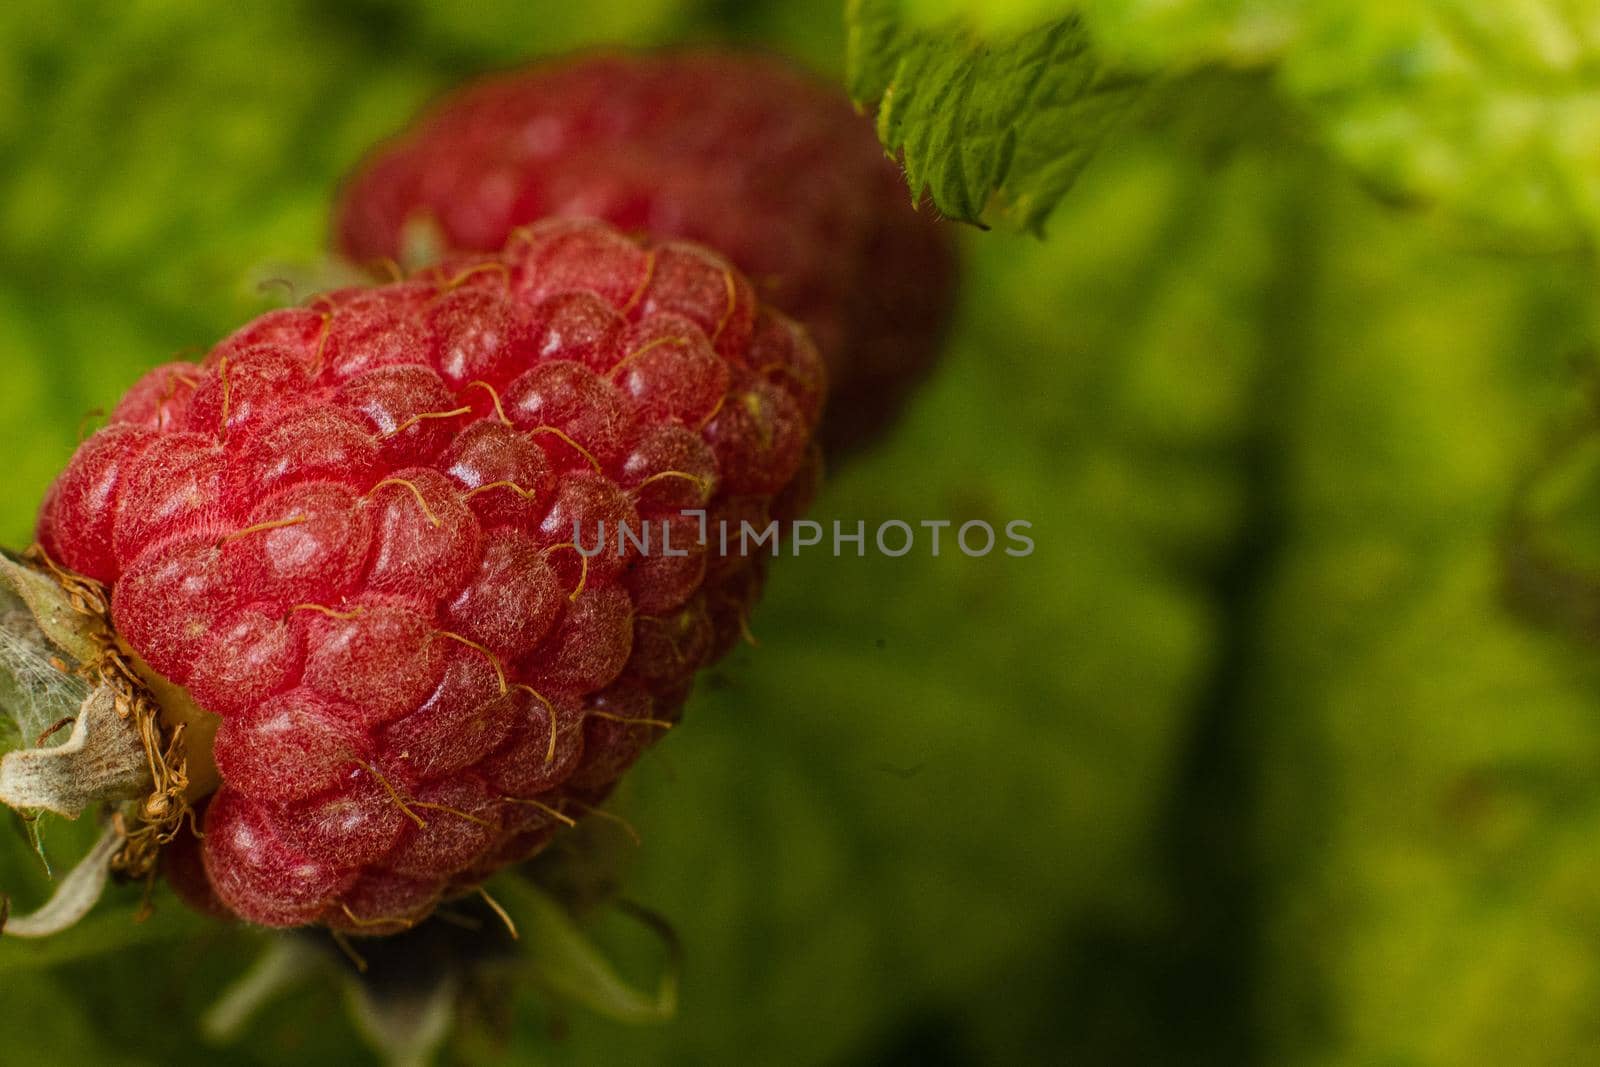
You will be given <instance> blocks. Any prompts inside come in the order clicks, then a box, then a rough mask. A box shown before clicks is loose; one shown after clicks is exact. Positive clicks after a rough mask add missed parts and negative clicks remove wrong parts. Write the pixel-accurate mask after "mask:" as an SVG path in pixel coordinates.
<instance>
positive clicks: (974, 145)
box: [852, 0, 1600, 248]
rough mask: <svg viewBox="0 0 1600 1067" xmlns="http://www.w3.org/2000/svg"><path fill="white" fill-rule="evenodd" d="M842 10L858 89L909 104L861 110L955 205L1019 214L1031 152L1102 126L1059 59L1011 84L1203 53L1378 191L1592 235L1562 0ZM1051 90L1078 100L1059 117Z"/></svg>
mask: <svg viewBox="0 0 1600 1067" xmlns="http://www.w3.org/2000/svg"><path fill="white" fill-rule="evenodd" d="M852 17H853V19H854V21H855V27H854V29H855V35H854V36H853V38H852V40H853V42H855V43H856V44H857V48H856V52H855V54H854V57H853V70H854V71H855V80H854V81H853V85H854V87H855V91H856V96H857V98H858V99H860V100H863V101H865V102H869V103H877V102H878V101H880V100H883V99H884V90H885V89H886V88H887V87H888V86H889V85H890V83H891V82H892V84H893V88H894V93H895V94H896V95H899V94H904V95H908V96H910V97H911V98H912V100H913V104H912V107H911V112H910V113H909V114H905V109H904V108H902V107H900V106H899V105H898V104H897V103H896V101H895V100H894V99H893V98H892V97H891V98H890V99H888V100H887V101H886V102H885V106H886V107H887V108H889V109H890V111H891V113H895V112H899V113H901V114H903V115H904V116H905V117H904V121H900V122H891V123H890V124H888V125H882V124H880V130H881V132H882V134H883V135H884V138H883V139H884V143H885V144H886V145H888V146H889V147H890V148H898V147H900V146H901V145H902V144H904V145H905V147H906V151H907V157H908V163H909V162H911V161H912V159H913V158H914V159H915V167H916V174H918V175H919V176H926V177H927V178H928V179H929V185H930V188H931V190H932V192H933V195H934V199H935V202H937V203H938V204H939V205H940V206H941V207H942V208H944V209H945V210H947V211H949V212H950V213H951V214H952V215H954V216H955V217H958V218H963V219H975V218H977V217H978V215H979V213H981V212H982V211H983V209H984V206H985V203H984V197H986V196H987V195H988V194H990V193H992V192H996V191H998V195H1000V196H1002V197H1004V196H1007V195H1011V196H1015V197H1023V198H1028V199H1030V200H1033V201H1034V202H1032V203H1030V204H1029V205H1028V208H1029V209H1028V210H1024V211H1023V212H1022V213H1021V214H1020V216H1019V217H1018V218H1017V219H1016V221H1017V223H1018V224H1020V225H1023V226H1026V227H1029V228H1036V227H1037V225H1038V222H1039V219H1040V218H1042V217H1043V215H1044V214H1047V213H1048V210H1049V207H1050V204H1051V203H1053V199H1046V198H1057V197H1059V196H1060V195H1061V193H1062V192H1064V191H1065V189H1066V187H1067V186H1068V185H1070V179H1068V180H1066V181H1063V180H1061V176H1059V175H1057V176H1053V177H1049V178H1039V177H1035V172H1036V171H1038V172H1046V171H1048V170H1049V169H1050V168H1048V167H1047V166H1046V165H1044V164H1043V163H1042V162H1039V161H1042V160H1054V161H1056V162H1055V164H1054V166H1055V167H1056V168H1058V169H1059V170H1062V171H1065V172H1066V173H1067V174H1068V175H1070V174H1071V173H1073V172H1075V170H1076V169H1077V168H1079V167H1081V162H1082V157H1083V156H1084V154H1085V153H1086V152H1090V151H1093V149H1094V145H1095V143H1096V141H1097V140H1098V139H1099V138H1100V136H1101V134H1102V133H1103V131H1104V129H1105V128H1106V127H1107V126H1108V125H1111V123H1109V122H1108V121H1106V120H1107V119H1108V118H1109V117H1110V112H1114V111H1115V110H1116V109H1115V108H1110V109H1108V113H1107V114H1098V113H1097V112H1098V111H1099V110H1100V109H1099V108H1098V107H1097V106H1096V105H1097V104H1098V103H1102V102H1100V101H1097V95H1098V94H1097V93H1095V92H1094V91H1093V90H1092V89H1090V88H1088V87H1087V85H1085V84H1083V83H1079V82H1075V81H1074V80H1073V77H1072V75H1070V74H1069V75H1068V82H1067V91H1066V93H1065V94H1062V93H1059V92H1058V93H1053V94H1049V95H1047V96H1037V95H1034V96H1030V95H1029V94H1028V91H1027V79H1028V78H1029V77H1031V76H1037V77H1040V78H1044V79H1049V78H1051V77H1052V75H1053V73H1054V72H1056V71H1076V72H1078V73H1079V74H1080V75H1082V74H1087V73H1088V72H1093V74H1092V78H1093V79H1097V80H1103V81H1104V82H1105V83H1107V84H1109V85H1112V86H1116V85H1121V84H1126V83H1130V82H1132V81H1134V80H1137V79H1150V80H1156V81H1161V80H1168V81H1170V80H1172V79H1176V78H1180V77H1182V76H1184V75H1186V74H1188V73H1190V72H1193V71H1195V70H1198V69H1201V68H1205V67H1211V66H1220V67H1228V68H1245V67H1250V68H1262V69H1264V70H1267V71H1269V72H1270V73H1271V75H1272V85H1273V86H1274V87H1275V91H1276V93H1277V94H1278V95H1279V97H1280V98H1281V100H1282V101H1283V102H1285V103H1286V104H1288V105H1289V106H1291V107H1293V108H1294V109H1296V110H1297V111H1298V112H1300V114H1301V115H1303V116H1304V117H1305V119H1307V120H1309V125H1310V128H1311V129H1312V130H1313V131H1314V132H1315V133H1316V135H1317V136H1318V137H1319V138H1320V139H1321V141H1322V143H1323V144H1324V145H1325V146H1326V147H1327V149H1328V150H1329V151H1330V152H1332V153H1333V154H1334V155H1336V156H1337V157H1339V158H1340V159H1342V160H1344V161H1345V162H1346V163H1347V164H1348V165H1350V166H1351V167H1353V168H1354V169H1355V170H1356V171H1357V172H1358V173H1360V174H1361V175H1362V176H1363V178H1364V179H1365V180H1367V181H1369V182H1370V183H1372V185H1373V186H1374V187H1375V188H1378V189H1380V190H1382V191H1383V192H1384V193H1385V194H1386V195H1389V196H1392V197H1397V198H1401V199H1403V200H1405V201H1407V202H1409V203H1412V204H1415V205H1417V206H1420V207H1424V208H1432V209H1437V210H1439V211H1441V212H1442V213H1444V214H1446V215H1447V216H1449V217H1451V218H1453V219H1458V220H1465V221H1467V222H1469V223H1472V224H1474V225H1477V226H1479V227H1481V228H1484V229H1486V230H1487V231H1488V232H1489V233H1490V234H1491V235H1492V236H1494V237H1495V238H1497V239H1501V240H1514V241H1517V242H1520V243H1531V244H1534V245H1536V246H1538V247H1545V248H1560V247H1568V246H1571V245H1573V244H1574V243H1584V244H1592V243H1593V242H1594V240H1595V238H1596V237H1597V236H1600V28H1597V27H1596V25H1595V23H1594V20H1593V17H1592V13H1591V12H1589V10H1588V8H1587V6H1586V5H1584V4H1582V3H1575V2H1573V0H1529V2H1526V3H1515V4H1493V3H1478V2H1475V0H1419V2H1416V3H1390V2H1387V0H1362V2H1359V3H1351V2H1349V0H1298V2H1294V3H1261V2H1251V0H1175V2H1171V3H1162V4H1150V3H1145V2H1142V0H1077V2H1073V0H1010V2H1002V3H999V4H997V5H993V4H989V3H987V2H984V3H979V2H977V0H902V2H899V3H896V2H895V0H864V2H861V3H858V4H856V5H853V7H852ZM1079 18H1081V19H1082V22H1081V24H1080V23H1079V22H1077V21H1076V20H1077V19H1079ZM1062 26H1070V27H1072V28H1073V29H1072V37H1073V39H1074V47H1073V51H1072V53H1071V55H1070V57H1062V56H1057V55H1053V54H1047V53H1045V52H1043V50H1042V49H1041V48H1040V47H1039V42H1040V41H1041V39H1042V38H1041V35H1046V34H1049V33H1051V32H1052V31H1056V30H1058V29H1059V28H1060V27H1062ZM952 27H956V29H952ZM960 27H977V28H978V29H977V30H972V29H966V30H962V29H959V28H960ZM1089 84H1093V81H1091V82H1090V83H1089ZM968 100H978V101H1005V102H1007V103H1008V104H1009V107H1007V108H1006V109H1005V111H1004V115H1003V117H1004V120H1005V121H1006V122H1008V123H1009V125H1005V126H998V127H997V126H994V125H992V124H991V123H990V122H989V121H988V118H989V117H988V116H987V115H979V116H976V117H973V116H969V113H968V111H969V109H968V106H967V104H966V103H965V102H966V101H968ZM1068 101H1070V102H1072V106H1073V107H1074V108H1081V109H1083V110H1084V111H1086V112H1087V114H1081V115H1074V116H1073V119H1074V121H1072V122H1070V123H1068V122H1063V121H1061V118H1063V117H1065V116H1066V114H1067V112H1065V111H1063V110H1061V108H1062V104H1063V103H1064V102H1068ZM1013 128H1014V129H1015V130H1016V131H1017V137H1018V144H1019V145H1023V144H1031V146H1032V149H1033V151H1032V153H1031V154H1032V156H1033V159H1034V160H1035V162H1032V163H1027V164H1026V165H1019V166H1017V167H1016V168H1013V170H1012V171H1011V172H1010V173H1009V174H1008V173H1006V172H1005V168H1003V167H1000V168H996V167H995V166H994V165H993V164H994V161H995V160H996V159H997V158H999V157H1001V156H1002V155H1003V153H1000V152H998V151H996V150H995V149H994V148H993V146H992V142H993V138H994V135H995V132H996V131H997V130H1000V131H1004V130H1007V129H1013ZM1239 132H1240V133H1241V135H1248V134H1249V133H1250V131H1249V130H1248V128H1241V130H1240V131H1239ZM968 157H975V159H974V158H968ZM974 161H976V162H977V163H978V164H979V168H978V169H976V170H971V169H967V168H969V167H970V166H971V164H972V163H973V162H974ZM1022 162H1023V161H1019V164H1021V163H1022ZM984 163H988V164H990V166H989V167H987V168H985V167H983V166H982V164H984ZM986 182H991V183H992V184H988V185H986V184H985V183H986ZM1030 192H1031V193H1032V194H1034V196H1033V197H1032V198H1029V196H1028V194H1029V193H1030ZM974 194H976V196H975V195H974ZM997 217H1002V218H1003V217H1004V216H1003V215H998V214H997Z"/></svg>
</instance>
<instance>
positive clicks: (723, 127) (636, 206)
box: [335, 51, 955, 454]
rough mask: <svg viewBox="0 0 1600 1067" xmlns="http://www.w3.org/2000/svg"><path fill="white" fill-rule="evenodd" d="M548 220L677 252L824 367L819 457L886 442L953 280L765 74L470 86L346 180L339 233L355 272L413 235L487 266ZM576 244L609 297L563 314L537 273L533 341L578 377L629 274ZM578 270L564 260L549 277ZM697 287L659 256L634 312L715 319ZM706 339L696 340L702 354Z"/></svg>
mask: <svg viewBox="0 0 1600 1067" xmlns="http://www.w3.org/2000/svg"><path fill="white" fill-rule="evenodd" d="M562 215H564V216H593V217H597V218H602V219H605V220H607V221H609V222H611V223H612V224H613V225H616V226H618V227H621V228H623V229H628V230H643V231H647V232H649V233H652V234H659V235H668V236H674V237H681V238H687V239H689V240H693V241H697V242H699V243H701V244H703V245H706V246H708V247H711V248H715V249H717V250H718V251H720V252H722V253H723V254H724V255H726V256H727V257H728V258H729V259H731V260H732V261H733V262H734V263H735V264H736V265H737V266H738V267H739V268H740V269H742V270H743V271H744V272H745V273H746V274H747V275H748V276H749V277H750V278H751V279H752V280H753V281H754V282H755V284H756V286H757V287H758V289H759V291H760V293H761V296H762V298H763V299H764V300H765V301H766V302H768V303H770V304H771V305H773V306H775V307H778V308H781V309H783V310H784V311H786V312H788V313H789V314H790V315H792V316H794V317H795V318H796V319H797V320H799V321H800V322H801V323H803V324H804V325H805V327H806V328H807V329H808V330H809V332H810V334H811V337H812V338H813V339H814V340H815V342H816V344H817V346H818V348H819V349H820V350H821V351H822V354H823V357H824V360H825V361H826V363H827V366H828V369H829V372H830V373H829V377H830V379H831V381H832V395H831V396H830V398H829V410H828V417H827V419H826V420H825V422H824V424H823V427H822V437H823V440H824V443H825V444H826V445H827V446H828V450H829V451H830V453H835V454H837V453H840V452H843V451H845V450H848V449H850V448H854V447H857V446H859V445H861V444H863V443H866V442H868V441H870V440H871V439H872V438H874V437H875V436H877V435H878V434H880V433H881V432H882V431H883V430H884V429H885V427H886V426H887V425H888V423H889V422H890V421H891V420H892V419H893V417H894V416H895V414H896V413H897V412H898V410H899V409H900V407H901V405H902V403H903V401H904V399H905V397H906V396H907V394H908V392H909V390H910V389H911V387H912V386H913V385H915V384H916V382H917V381H918V380H919V379H920V378H921V377H922V376H923V375H924V374H925V373H926V372H927V371H928V370H929V368H930V367H931V366H932V363H933V361H934V359H935V358H936V356H937V354H938V350H939V342H940V337H941V334H942V332H943V327H944V322H945V312H946V309H947V307H948V305H949V302H950V299H951V293H952V288H953V283H954V280H955V260H954V253H953V247H952V244H951V242H950V240H949V236H948V234H947V233H946V232H945V231H944V228H943V227H942V226H941V225H940V224H939V223H937V222H935V221H934V220H933V219H932V218H931V217H930V215H929V213H926V212H918V211H916V210H913V208H912V204H911V197H910V196H909V195H908V193H907V190H906V188H905V183H904V181H903V179H902V177H901V175H900V172H899V170H898V168H896V167H895V166H894V165H893V163H891V162H890V161H889V160H887V159H885V158H884V154H883V150H882V148H881V146H880V145H879V143H878V140H877V137H876V136H875V135H874V133H873V130H872V127H871V123H870V122H868V121H866V120H865V119H863V118H862V117H861V116H859V115H857V114H856V113H855V111H854V110H853V109H852V107H851V106H850V104H849V102H848V101H847V100H846V99H845V98H844V97H843V96H842V95H841V94H839V93H837V92H836V91H834V90H833V89H832V88H831V87H829V86H827V85H825V84H823V83H822V82H820V81H818V80H815V79H813V78H811V77H810V76H808V75H806V74H805V73H803V72H800V71H797V70H795V69H793V68H791V67H790V66H789V65H788V64H786V63H784V62H783V61H781V60H779V59H776V58H770V57H762V56H751V55H741V54H734V53H723V52H715V51H689V52H677V53H661V54H654V55H595V56H590V57H586V58H580V59H576V60H568V61H565V62H561V63H555V64H550V65H546V66H541V67H537V68H533V69H530V70H525V71H521V72H516V73H512V74H509V75H502V76H498V77H494V78H491V79H488V80H486V81H483V82H480V83H478V84H476V85H473V86H469V87H468V88H466V89H465V90H463V91H461V92H459V93H458V94H456V95H455V96H454V97H452V98H450V99H448V100H446V101H445V102H443V103H442V104H441V105H439V106H438V107H437V108H435V109H434V110H433V111H432V112H431V113H429V114H427V115H425V116H424V117H422V118H421V119H420V120H419V121H418V122H417V123H416V125H415V126H414V127H413V128H412V129H410V130H409V131H408V132H406V133H404V134H402V135H401V136H400V137H399V138H398V139H396V140H395V141H394V142H392V143H390V144H388V145H385V146H383V147H381V148H380V149H379V150H378V151H376V152H375V153H374V154H373V155H372V156H371V157H370V158H369V159H368V160H367V161H366V162H365V163H364V164H363V166H362V167H361V168H360V169H359V170H358V171H357V172H356V173H355V174H354V175H353V176H352V177H351V178H350V179H349V180H348V182H347V183H346V186H345V188H344V191H343V195H342V197H341V202H340V205H339V207H338V211H337V217H336V219H335V230H336V240H337V243H338V246H339V248H340V250H341V251H343V252H344V253H345V254H347V255H349V256H351V257H352V258H355V259H357V260H359V261H373V260H381V259H390V260H400V259H403V258H404V256H405V252H406V244H407V232H408V227H410V226H412V225H413V224H416V223H422V224H424V225H428V224H431V225H433V226H436V227H437V229H438V231H439V236H441V237H442V238H443V240H444V243H445V244H447V245H448V246H450V247H452V248H455V249H458V250H462V251H469V252H470V251H476V252H492V251H494V250H496V249H499V248H500V247H502V246H503V245H504V244H505V243H506V241H507V240H508V239H509V238H510V237H511V235H512V233H513V232H514V231H515V230H516V229H517V228H518V227H519V226H523V225H526V224H528V223H530V222H533V221H535V220H538V219H541V218H545V217H549V216H562ZM573 239H574V240H581V241H586V242H590V243H591V244H592V246H593V247H591V248H590V251H589V254H590V255H591V256H593V257H594V258H595V261H596V262H598V261H601V260H604V261H605V262H606V263H607V264H608V271H611V272H613V273H611V277H613V278H615V279H616V283H615V286H614V287H613V288H612V289H611V290H609V291H601V292H598V296H599V297H603V298H604V299H603V300H601V299H596V298H595V296H594V295H588V294H584V295H577V294H572V293H568V292H566V290H568V289H570V288H571V287H570V286H568V285H567V284H566V283H565V281H564V279H563V278H562V276H561V274H560V270H563V269H566V268H565V267H560V268H558V269H557V270H556V271H554V272H552V271H542V272H540V278H541V279H542V281H543V284H545V285H547V286H551V287H553V290H552V291H553V292H561V293H563V294H564V295H561V296H557V297H555V298H554V299H553V301H547V302H546V303H545V304H544V305H543V306H542V307H541V308H540V310H539V320H540V322H539V325H538V326H537V327H535V328H537V329H540V330H541V331H542V332H543V336H544V337H545V342H544V343H545V344H547V345H552V346H556V347H558V348H562V349H564V350H565V351H568V352H571V353H572V354H571V355H568V356H567V357H566V358H570V359H573V360H575V361H578V362H584V361H585V360H586V356H584V355H583V354H582V353H584V352H587V351H590V350H591V348H593V349H594V350H598V351H606V350H608V345H609V343H610V340H609V338H610V334H611V332H612V331H614V330H615V329H617V328H619V327H620V324H621V319H620V316H619V315H617V314H616V309H618V308H620V307H622V306H623V302H624V301H625V300H626V299H628V298H629V297H630V296H631V295H632V294H633V293H634V292H635V290H636V287H637V282H638V275H637V271H638V269H639V267H640V266H641V261H640V260H639V257H638V255H637V252H636V251H634V250H632V249H630V248H629V247H627V246H626V245H625V244H622V243H620V242H616V241H615V240H614V239H612V238H605V239H599V240H597V239H595V238H594V237H593V235H588V234H586V235H581V236H578V237H575V238H573ZM580 261H581V260H580V258H579V257H578V256H576V255H575V254H574V255H571V256H570V257H569V258H568V259H567V260H566V261H565V262H568V263H577V262H580ZM706 281H707V278H706V276H705V275H704V274H703V272H699V271H698V270H696V269H695V267H694V265H693V259H692V257H689V258H687V259H686V260H685V262H684V269H683V270H682V271H681V272H680V271H679V270H678V268H677V261H676V259H675V257H674V256H672V255H662V256H658V257H657V259H656V262H655V271H654V275H653V278H652V280H651V283H650V285H649V287H648V289H647V290H645V299H646V300H647V309H648V310H650V311H656V310H660V311H681V312H682V313H684V314H686V315H687V316H688V317H689V318H690V319H694V317H695V316H694V312H695V310H696V309H701V310H704V311H706V312H708V313H710V314H713V315H716V316H719V317H720V316H721V315H722V313H723V310H722V304H721V302H720V294H718V293H713V292H697V291H696V290H695V286H696V285H697V284H703V283H705V282H706ZM680 301H681V302H682V307H681V308H680V307H679V305H678V302H680ZM752 306H753V305H751V304H747V303H740V304H739V308H740V310H741V312H742V313H744V314H745V315H746V317H745V318H744V319H743V320H742V321H740V322H738V323H732V322H730V323H726V324H723V330H722V334H721V336H722V337H723V338H724V339H725V340H726V342H727V343H728V344H729V345H731V346H733V347H735V348H739V349H743V348H744V345H745V333H744V331H745V330H747V329H750V328H753V326H754V324H753V323H752V321H751V320H750V319H749V318H748V309H749V308H750V307H752ZM469 321H471V322H473V323H480V322H482V321H483V320H481V319H480V318H477V317H470V316H469ZM717 324H718V322H717V320H715V319H702V320H701V321H700V322H699V325H700V326H701V327H702V328H703V329H704V330H705V331H706V332H707V333H708V334H711V333H713V332H715V331H714V327H715V326H716V325H717ZM522 328H526V325H525V324H523V323H520V322H519V323H517V324H516V325H515V326H513V325H512V324H510V323H507V324H505V325H504V326H497V328H496V330H495V331H491V332H494V333H495V334H496V336H498V335H499V333H501V332H504V331H506V330H511V329H522ZM789 328H790V327H789V326H788V325H787V324H784V325H777V324H775V323H774V322H773V321H772V320H768V321H767V322H766V323H765V324H764V325H762V326H761V330H762V331H763V333H765V332H769V331H772V332H782V331H783V330H786V329H789ZM759 345H760V346H761V347H762V348H763V349H765V347H766V346H770V347H771V352H770V353H769V354H767V355H765V356H763V357H758V358H753V359H752V360H751V363H752V364H753V365H754V366H756V367H758V368H768V367H771V366H778V365H781V361H782V360H783V359H784V358H786V353H787V352H789V351H792V350H793V343H792V341H788V340H786V339H783V338H778V337H769V336H765V335H763V336H761V339H760V341H759ZM724 354H726V353H724ZM690 359H691V357H689V356H674V355H672V354H669V353H663V354H662V355H661V356H659V357H658V358H657V359H656V360H655V362H654V365H653V366H652V367H647V368H641V371H643V372H645V373H647V374H650V373H655V374H658V375H665V374H667V373H668V372H669V370H670V368H671V367H672V366H673V365H674V364H675V363H687V362H689V361H690ZM455 360H456V361H455V362H449V363H447V367H446V378H447V379H448V378H449V377H450V376H451V374H452V373H455V374H458V375H459V374H461V373H465V372H464V371H457V370H455V368H456V367H458V366H459V367H462V368H466V367H472V368H481V370H479V371H474V373H479V374H488V373H490V372H491V371H492V368H493V366H494V356H493V354H492V351H489V352H480V351H479V350H478V349H477V348H475V347H473V345H472V344H471V343H470V341H464V342H463V344H462V347H461V349H460V355H459V356H457V357H455ZM789 373H790V374H791V376H798V377H796V380H795V389H794V391H793V392H794V396H795V398H796V399H797V400H798V401H799V403H800V406H801V407H802V408H803V409H809V408H812V407H814V406H815V405H816V404H818V403H819V402H820V400H821V390H820V382H818V381H817V380H815V379H809V380H808V379H806V377H805V376H806V375H809V374H811V373H812V371H811V369H810V368H809V367H807V366H797V367H793V368H789ZM684 399H685V402H687V401H688V400H689V399H692V398H687V397H686V398H684ZM661 402H662V403H668V402H669V401H668V400H667V399H666V398H665V397H663V398H662V400H661Z"/></svg>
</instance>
